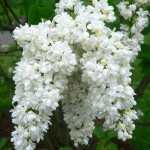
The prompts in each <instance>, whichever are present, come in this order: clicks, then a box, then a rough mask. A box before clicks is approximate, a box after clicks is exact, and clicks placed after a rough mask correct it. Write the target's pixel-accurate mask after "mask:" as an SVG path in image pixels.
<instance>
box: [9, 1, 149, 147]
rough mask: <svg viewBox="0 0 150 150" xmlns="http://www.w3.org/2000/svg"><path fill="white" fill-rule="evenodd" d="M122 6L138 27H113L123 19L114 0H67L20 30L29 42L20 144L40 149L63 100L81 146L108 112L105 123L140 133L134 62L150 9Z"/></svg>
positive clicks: (20, 69) (21, 78)
mask: <svg viewBox="0 0 150 150" xmlns="http://www.w3.org/2000/svg"><path fill="white" fill-rule="evenodd" d="M124 4H125V5H124ZM126 5H128V6H126ZM118 8H119V10H120V14H121V15H122V16H123V17H124V18H125V19H130V18H131V17H134V20H133V23H132V27H129V26H127V25H125V24H123V23H122V25H121V27H120V30H119V31H116V30H115V28H114V29H113V30H112V29H110V28H109V27H108V26H107V24H109V23H111V22H114V21H115V20H116V16H115V12H114V8H113V7H112V6H110V5H109V4H108V1H107V0H100V1H97V0H93V1H92V3H91V5H88V6H85V5H84V3H83V1H80V0H60V2H59V3H57V4H56V10H55V12H56V15H55V17H54V18H53V20H52V21H46V22H41V23H39V24H38V25H31V26H29V25H28V24H25V25H24V26H20V28H16V29H15V30H14V38H15V40H16V41H17V43H18V44H19V45H20V46H21V47H22V48H23V54H22V55H23V56H22V59H21V61H20V62H19V63H18V64H17V67H16V69H15V71H14V73H15V75H14V78H13V79H14V81H15V84H16V90H15V96H14V98H13V105H14V109H13V110H11V111H12V118H13V123H14V124H15V125H16V126H15V131H14V132H12V136H13V137H12V142H14V145H15V149H16V150H33V149H35V146H36V145H35V144H36V143H38V142H39V141H40V140H41V139H43V136H44V133H45V132H47V130H48V126H49V124H51V121H50V117H51V116H52V112H53V111H54V110H55V109H56V108H57V107H58V105H59V101H61V102H62V104H63V105H62V106H63V111H64V120H65V121H66V123H67V124H68V128H69V129H70V136H71V139H72V140H73V141H74V143H75V146H78V144H85V145H86V144H88V140H89V138H90V137H92V133H93V130H94V120H95V119H96V118H98V119H104V124H103V126H104V129H105V130H108V129H114V130H115V131H117V132H118V138H119V139H122V140H126V139H130V138H131V137H132V132H133V130H134V128H135V125H134V124H133V120H135V119H137V114H136V111H134V110H131V108H132V107H133V106H134V105H136V102H135V100H134V95H135V93H134V91H133V89H132V87H130V83H131V75H132V73H131V71H130V70H131V69H132V67H131V66H130V63H131V62H132V61H133V60H134V58H135V57H136V56H137V54H138V52H139V51H140V43H142V42H143V35H142V34H141V31H142V30H143V29H144V28H145V27H147V26H148V14H149V13H148V11H144V10H143V9H142V8H139V5H137V0H136V3H135V4H129V3H127V2H125V3H124V2H121V3H120V4H118Z"/></svg>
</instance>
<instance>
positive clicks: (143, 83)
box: [135, 76, 150, 99]
mask: <svg viewBox="0 0 150 150" xmlns="http://www.w3.org/2000/svg"><path fill="white" fill-rule="evenodd" d="M149 83H150V76H145V77H144V78H143V79H142V81H141V82H140V83H139V85H138V87H137V88H136V89H135V93H136V94H137V95H135V99H137V98H139V97H140V96H141V95H142V94H143V93H144V90H145V89H146V87H147V86H148V85H149Z"/></svg>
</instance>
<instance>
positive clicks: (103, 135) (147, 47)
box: [0, 0, 150, 150]
mask: <svg viewBox="0 0 150 150" xmlns="http://www.w3.org/2000/svg"><path fill="white" fill-rule="evenodd" d="M56 2H58V1H57V0H56V1H55V0H0V150H13V145H12V143H11V142H10V139H11V132H12V131H13V130H14V127H13V124H12V123H11V114H10V112H9V111H10V109H11V108H12V103H11V102H12V97H13V95H14V89H15V86H14V82H13V80H12V77H13V70H14V68H15V65H16V62H18V61H19V60H20V58H21V53H22V49H21V48H20V47H18V46H17V44H16V42H15V41H14V40H13V38H12V31H13V30H14V29H15V28H16V27H17V26H19V24H22V25H23V24H25V22H28V23H29V24H37V23H38V22H39V21H40V20H41V18H44V19H51V18H52V17H53V16H54V9H55V3H56ZM35 4H36V5H35ZM143 34H144V35H145V43H144V44H143V45H142V46H141V47H142V51H141V52H140V54H139V56H138V57H137V58H136V60H135V62H134V63H133V64H132V66H133V68H134V69H133V70H132V71H133V75H132V87H133V88H134V90H135V92H136V94H137V95H136V96H135V99H136V101H137V105H136V107H135V108H134V109H136V111H137V112H138V115H139V119H138V120H137V121H136V122H135V124H136V129H135V131H134V133H133V138H132V139H131V140H128V141H126V142H122V141H119V140H118V139H117V136H116V134H115V133H114V132H113V131H109V132H103V130H102V120H97V121H96V129H95V131H94V136H93V138H92V139H91V140H90V142H89V145H88V146H81V147H79V148H75V147H74V146H73V143H72V141H71V140H70V137H69V134H68V129H67V126H66V124H65V123H64V121H63V115H62V110H61V107H60V108H58V109H57V111H56V112H54V116H53V118H52V123H53V126H52V127H50V129H49V131H48V133H47V134H46V135H45V140H44V141H42V142H40V143H39V144H38V146H37V148H36V149H37V150H42V149H43V150H44V149H45V150H71V149H74V150H101V149H103V150H117V149H119V150H150V84H149V83H150V26H149V27H148V28H146V29H145V30H144V31H143Z"/></svg>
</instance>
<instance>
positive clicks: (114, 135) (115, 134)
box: [107, 130, 117, 139]
mask: <svg viewBox="0 0 150 150" xmlns="http://www.w3.org/2000/svg"><path fill="white" fill-rule="evenodd" d="M107 135H108V138H109V139H111V138H113V137H116V136H117V133H116V132H115V131H113V130H111V131H108V133H107Z"/></svg>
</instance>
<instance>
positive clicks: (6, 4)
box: [4, 0, 20, 24]
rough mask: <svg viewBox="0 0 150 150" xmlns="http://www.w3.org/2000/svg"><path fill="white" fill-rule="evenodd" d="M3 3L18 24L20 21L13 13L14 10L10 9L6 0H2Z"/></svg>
mask: <svg viewBox="0 0 150 150" xmlns="http://www.w3.org/2000/svg"><path fill="white" fill-rule="evenodd" d="M4 3H5V6H6V7H7V8H8V9H9V10H10V12H11V13H12V15H13V16H14V18H15V20H16V21H17V22H18V23H19V24H20V21H19V19H18V17H17V16H16V14H15V13H14V11H13V10H12V9H11V7H10V6H9V4H8V3H7V1H6V0H4Z"/></svg>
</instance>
